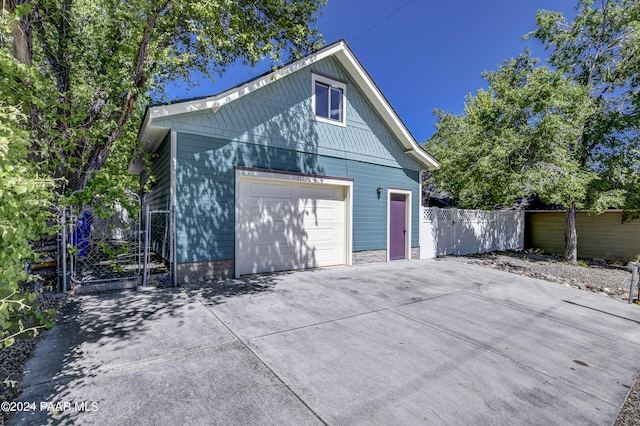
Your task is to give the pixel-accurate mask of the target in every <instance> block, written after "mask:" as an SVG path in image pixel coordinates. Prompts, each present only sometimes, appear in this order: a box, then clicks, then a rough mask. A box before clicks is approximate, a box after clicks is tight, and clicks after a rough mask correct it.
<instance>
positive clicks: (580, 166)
mask: <svg viewBox="0 0 640 426" xmlns="http://www.w3.org/2000/svg"><path fill="white" fill-rule="evenodd" d="M593 5H594V2H593V1H586V0H583V1H580V2H579V3H578V7H577V10H578V14H577V16H576V19H575V20H574V22H572V23H568V22H567V21H566V19H565V18H564V17H563V16H562V14H560V13H558V12H547V11H540V12H539V13H538V16H537V22H538V29H537V30H536V31H534V32H533V33H531V34H530V35H529V37H536V38H538V39H539V40H541V41H542V42H543V43H544V45H545V46H546V47H547V48H548V49H550V50H551V55H550V58H549V63H550V65H551V66H550V67H537V68H536V66H535V64H534V63H533V61H531V60H530V59H528V55H526V54H525V55H522V56H521V57H520V58H518V59H517V60H512V61H510V62H508V63H506V64H505V66H503V67H502V68H501V69H500V70H499V71H497V72H494V73H486V74H485V78H487V80H488V81H489V84H490V85H489V89H488V91H486V92H485V91H479V92H478V94H477V96H475V97H469V98H468V99H467V104H466V109H465V113H464V114H463V115H461V116H453V115H451V114H446V113H443V112H437V113H436V114H437V115H438V124H437V131H436V133H435V134H434V135H433V136H432V138H431V139H430V140H429V141H428V145H429V147H428V149H429V150H430V151H433V152H434V154H436V156H438V157H439V158H440V159H441V162H442V170H441V171H439V172H437V174H436V176H435V177H436V179H437V180H438V183H439V184H440V185H441V186H442V187H443V188H445V189H448V191H449V192H450V193H451V194H452V195H453V196H454V197H457V198H458V199H459V201H460V202H461V204H462V205H467V206H473V207H479V206H483V207H489V206H492V205H497V204H499V205H510V203H512V202H513V201H514V199H517V198H520V197H522V196H526V195H530V194H537V195H539V196H540V197H541V198H542V199H543V201H546V202H549V203H553V204H559V205H562V206H564V207H565V208H566V223H567V226H566V233H565V257H566V259H567V260H568V261H569V262H572V263H575V262H577V235H576V228H575V219H576V210H577V209H579V208H583V209H587V210H589V211H591V212H594V213H601V212H602V211H604V210H605V209H606V208H609V207H615V208H625V209H627V210H638V208H639V207H640V195H639V194H640V177H639V175H640V174H639V173H638V172H639V171H640V138H639V137H638V136H639V135H638V128H639V124H640V121H639V120H640V115H639V114H638V113H639V107H640V97H639V93H640V78H639V77H638V70H640V62H639V61H640V55H639V51H640V4H638V2H637V1H632V0H629V1H627V0H621V1H603V2H601V3H599V7H593ZM525 154H526V155H525ZM525 157H526V158H525ZM452 168H454V169H456V170H451V169H452Z"/></svg>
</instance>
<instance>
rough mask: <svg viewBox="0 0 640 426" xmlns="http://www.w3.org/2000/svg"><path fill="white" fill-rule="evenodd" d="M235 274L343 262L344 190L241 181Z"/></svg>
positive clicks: (289, 183)
mask: <svg viewBox="0 0 640 426" xmlns="http://www.w3.org/2000/svg"><path fill="white" fill-rule="evenodd" d="M236 190H237V191H238V194H237V195H238V196H237V198H236V201H237V206H236V232H237V235H236V264H237V265H236V275H242V274H253V273H259V272H271V271H286V270H291V269H303V268H312V267H318V266H331V265H344V264H346V263H347V244H346V243H347V229H348V227H347V226H346V223H347V220H346V218H347V211H346V192H347V188H346V187H344V186H336V185H323V184H317V183H304V182H302V183H300V182H291V181H287V180H284V181H275V180H267V179H252V178H241V179H240V180H239V185H238V187H237V188H236Z"/></svg>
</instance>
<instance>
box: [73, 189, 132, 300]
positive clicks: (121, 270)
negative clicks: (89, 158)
mask: <svg viewBox="0 0 640 426" xmlns="http://www.w3.org/2000/svg"><path fill="white" fill-rule="evenodd" d="M140 210H141V205H140V197H138V195H136V194H134V193H129V194H127V198H126V199H124V200H120V201H112V202H106V201H104V200H103V199H101V198H100V197H94V198H93V199H92V200H91V201H90V202H89V203H83V204H79V205H74V206H71V207H69V208H68V209H66V211H65V212H64V215H63V220H62V223H63V227H64V231H63V240H64V241H65V246H66V250H65V256H64V257H67V256H68V257H69V259H68V265H69V278H70V279H71V281H72V282H73V283H74V284H77V285H84V284H90V283H98V282H101V283H102V282H108V281H122V280H137V279H138V277H139V276H140V274H141V270H142V265H141V263H142V262H141V261H142V244H141V238H140V234H141V232H140ZM66 266H67V260H66V259H63V269H66ZM63 277H65V278H66V271H63ZM63 287H66V286H63ZM65 290H66V288H65Z"/></svg>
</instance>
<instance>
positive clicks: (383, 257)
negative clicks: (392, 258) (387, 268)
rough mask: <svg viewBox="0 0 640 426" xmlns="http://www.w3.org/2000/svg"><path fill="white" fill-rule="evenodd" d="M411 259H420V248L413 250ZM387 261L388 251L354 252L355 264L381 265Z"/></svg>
mask: <svg viewBox="0 0 640 426" xmlns="http://www.w3.org/2000/svg"><path fill="white" fill-rule="evenodd" d="M411 259H420V247H413V248H411ZM386 261H387V251H386V250H364V251H354V252H353V264H354V265H361V264H363V263H380V262H386Z"/></svg>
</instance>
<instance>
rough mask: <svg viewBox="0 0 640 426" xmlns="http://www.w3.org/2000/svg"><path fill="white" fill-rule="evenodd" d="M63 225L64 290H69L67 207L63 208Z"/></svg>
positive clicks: (61, 245) (64, 291) (61, 244)
mask: <svg viewBox="0 0 640 426" xmlns="http://www.w3.org/2000/svg"><path fill="white" fill-rule="evenodd" d="M61 216H62V217H61V219H60V220H61V225H62V237H61V238H62V241H61V243H60V248H61V250H62V292H63V293H66V292H67V284H68V283H67V222H66V218H67V209H65V208H63V209H62V213H61Z"/></svg>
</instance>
